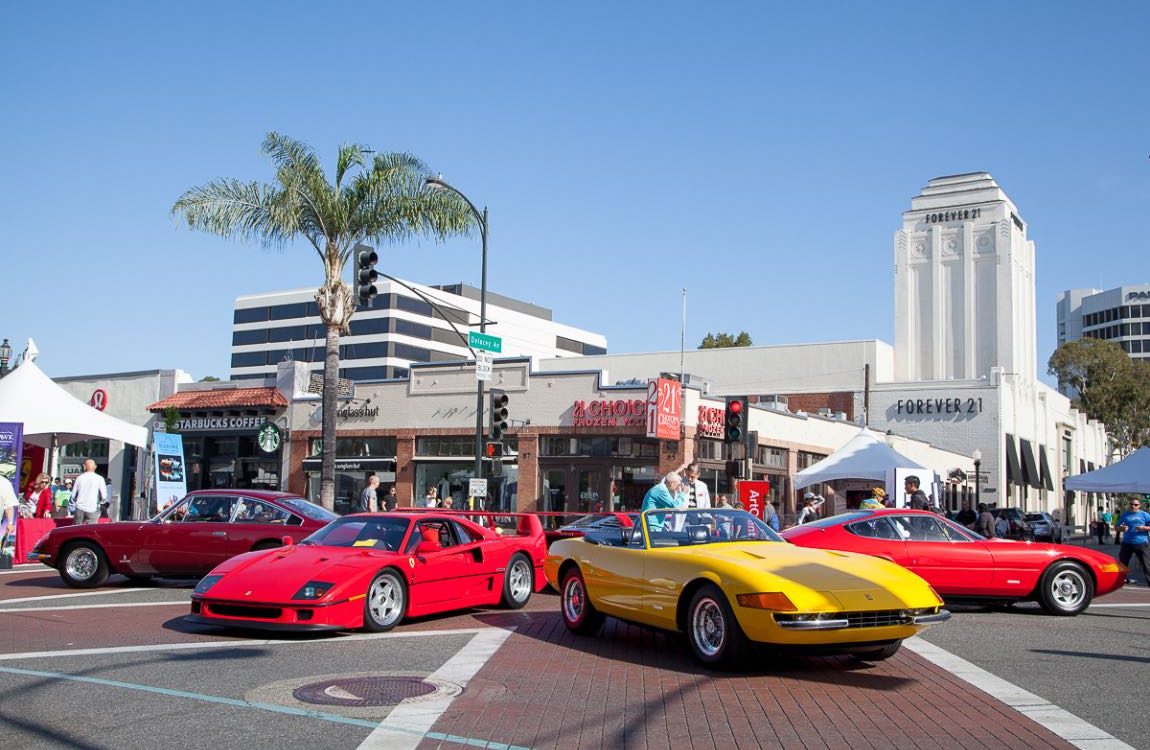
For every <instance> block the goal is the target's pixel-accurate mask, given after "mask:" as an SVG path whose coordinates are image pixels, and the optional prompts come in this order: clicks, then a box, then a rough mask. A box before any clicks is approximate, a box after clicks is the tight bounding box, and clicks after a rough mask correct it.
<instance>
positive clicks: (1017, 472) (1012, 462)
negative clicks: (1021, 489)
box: [1006, 432, 1023, 485]
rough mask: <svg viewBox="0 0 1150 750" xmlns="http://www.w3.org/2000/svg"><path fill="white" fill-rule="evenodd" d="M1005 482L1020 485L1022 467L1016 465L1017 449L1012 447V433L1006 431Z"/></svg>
mask: <svg viewBox="0 0 1150 750" xmlns="http://www.w3.org/2000/svg"><path fill="white" fill-rule="evenodd" d="M1006 483H1007V484H1017V485H1022V484H1023V481H1022V469H1021V468H1019V466H1018V449H1017V448H1015V447H1014V435H1011V434H1010V433H1009V432H1008V433H1006Z"/></svg>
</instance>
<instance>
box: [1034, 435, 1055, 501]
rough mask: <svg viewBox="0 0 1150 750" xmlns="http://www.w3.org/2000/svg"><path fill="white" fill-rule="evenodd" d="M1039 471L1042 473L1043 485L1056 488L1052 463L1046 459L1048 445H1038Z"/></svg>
mask: <svg viewBox="0 0 1150 750" xmlns="http://www.w3.org/2000/svg"><path fill="white" fill-rule="evenodd" d="M1038 472H1039V473H1040V474H1041V475H1042V487H1043V488H1044V489H1047V490H1051V491H1053V490H1054V480H1053V479H1052V478H1051V476H1050V464H1049V463H1048V462H1047V460H1046V446H1045V445H1039V446H1038Z"/></svg>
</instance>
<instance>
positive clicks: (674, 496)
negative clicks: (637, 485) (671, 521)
mask: <svg viewBox="0 0 1150 750" xmlns="http://www.w3.org/2000/svg"><path fill="white" fill-rule="evenodd" d="M682 485H683V478H682V477H680V476H679V472H677V471H672V472H671V473H670V474H668V475H666V476H665V477H663V481H661V482H659V483H658V484H656V485H654V486H653V487H651V489H649V490H647V494H646V495H644V496H643V505H642V507H641V508H640V510H641V511H647V510H664V509H674V508H681V507H683V506H684V505H686V498H684V497H682V496H680V494H679V488H680V487H682ZM663 518H664V516H663V515H662V514H659V513H652V514H651V515H650V516H649V517H648V518H647V530H648V531H662V530H663Z"/></svg>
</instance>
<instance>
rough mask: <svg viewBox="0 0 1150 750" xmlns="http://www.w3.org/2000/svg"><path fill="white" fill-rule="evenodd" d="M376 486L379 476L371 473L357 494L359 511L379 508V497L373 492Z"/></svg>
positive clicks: (369, 511)
mask: <svg viewBox="0 0 1150 750" xmlns="http://www.w3.org/2000/svg"><path fill="white" fill-rule="evenodd" d="M377 487H379V477H378V476H376V475H375V474H372V475H371V476H370V477H368V478H367V486H366V487H364V488H363V492H361V493H360V495H359V512H360V513H374V512H376V511H377V510H379V498H378V497H377V496H376V492H375V490H376V488H377Z"/></svg>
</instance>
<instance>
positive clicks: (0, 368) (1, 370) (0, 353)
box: [0, 339, 12, 378]
mask: <svg viewBox="0 0 1150 750" xmlns="http://www.w3.org/2000/svg"><path fill="white" fill-rule="evenodd" d="M10 359H12V345H11V344H9V343H8V339H4V343H3V344H0V378H2V377H4V376H5V375H7V374H8V360H10Z"/></svg>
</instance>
